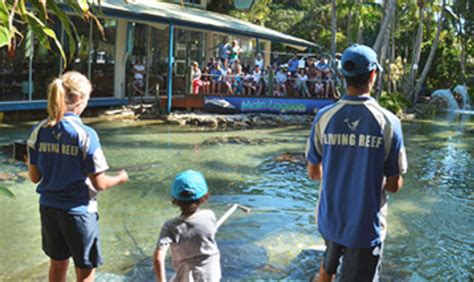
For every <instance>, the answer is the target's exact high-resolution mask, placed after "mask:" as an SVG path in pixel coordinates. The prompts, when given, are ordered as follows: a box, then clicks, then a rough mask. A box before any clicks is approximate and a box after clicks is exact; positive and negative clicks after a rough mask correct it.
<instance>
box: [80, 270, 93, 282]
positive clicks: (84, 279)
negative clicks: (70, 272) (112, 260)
mask: <svg viewBox="0 0 474 282" xmlns="http://www.w3.org/2000/svg"><path fill="white" fill-rule="evenodd" d="M94 276H95V268H91V269H88V268H78V267H76V277H77V282H94Z"/></svg>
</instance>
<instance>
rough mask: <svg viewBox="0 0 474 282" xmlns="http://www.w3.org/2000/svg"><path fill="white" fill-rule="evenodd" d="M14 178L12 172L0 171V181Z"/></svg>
mask: <svg viewBox="0 0 474 282" xmlns="http://www.w3.org/2000/svg"><path fill="white" fill-rule="evenodd" d="M16 178H17V176H16V175H15V174H14V173H0V181H8V180H15V179H16Z"/></svg>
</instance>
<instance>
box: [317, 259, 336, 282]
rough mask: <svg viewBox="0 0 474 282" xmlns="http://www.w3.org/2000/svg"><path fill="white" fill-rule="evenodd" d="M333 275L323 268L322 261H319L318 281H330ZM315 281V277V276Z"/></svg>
mask: <svg viewBox="0 0 474 282" xmlns="http://www.w3.org/2000/svg"><path fill="white" fill-rule="evenodd" d="M334 278H335V275H331V274H329V273H327V272H326V270H324V267H323V263H322V262H321V267H320V268H319V277H318V280H317V281H319V282H332V281H334ZM315 281H316V277H315Z"/></svg>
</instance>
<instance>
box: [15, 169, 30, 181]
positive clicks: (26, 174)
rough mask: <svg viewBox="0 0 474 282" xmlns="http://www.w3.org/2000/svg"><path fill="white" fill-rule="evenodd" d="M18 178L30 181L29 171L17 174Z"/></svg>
mask: <svg viewBox="0 0 474 282" xmlns="http://www.w3.org/2000/svg"><path fill="white" fill-rule="evenodd" d="M16 175H17V176H18V177H20V178H23V179H27V180H29V179H30V176H29V175H28V171H21V172H18V173H17V174H16Z"/></svg>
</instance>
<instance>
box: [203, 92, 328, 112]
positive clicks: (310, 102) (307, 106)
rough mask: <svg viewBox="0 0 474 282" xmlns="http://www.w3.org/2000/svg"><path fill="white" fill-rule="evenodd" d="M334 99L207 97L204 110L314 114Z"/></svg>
mask: <svg viewBox="0 0 474 282" xmlns="http://www.w3.org/2000/svg"><path fill="white" fill-rule="evenodd" d="M334 101H335V100H333V99H314V98H312V99H311V98H306V99H305V98H297V99H296V98H272V97H245V96H238V97H229V96H226V97H219V96H206V97H205V98H204V109H205V110H206V111H210V112H220V113H274V114H314V113H315V112H316V111H317V110H318V109H320V108H322V107H325V106H327V105H330V104H332V103H334Z"/></svg>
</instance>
